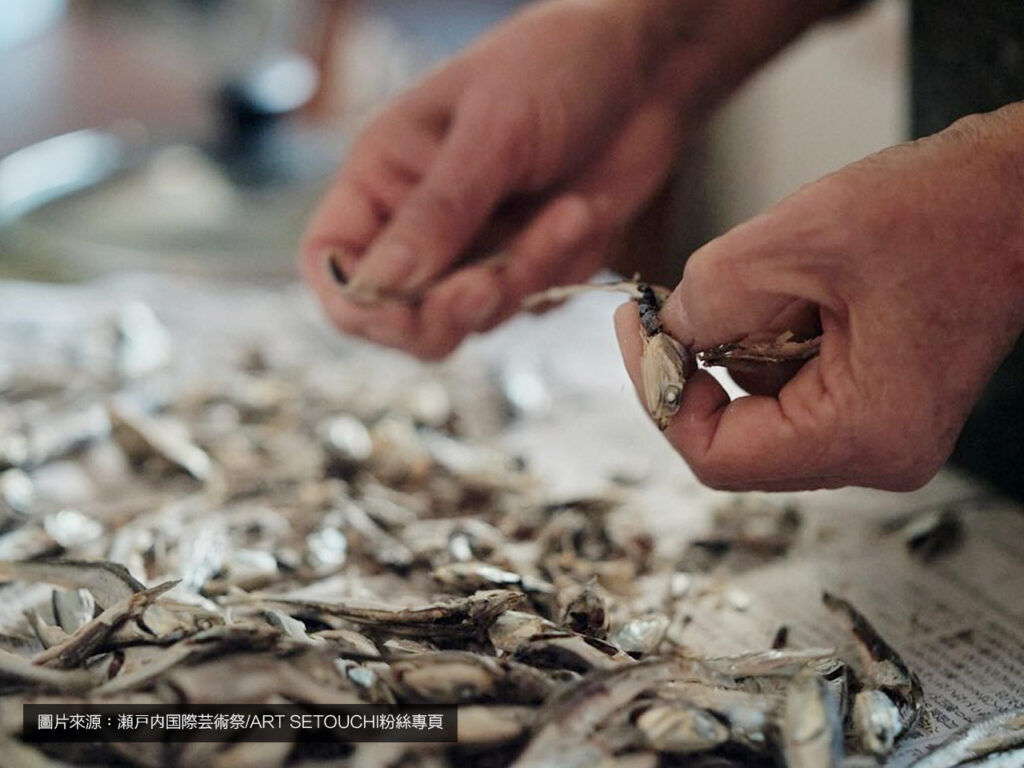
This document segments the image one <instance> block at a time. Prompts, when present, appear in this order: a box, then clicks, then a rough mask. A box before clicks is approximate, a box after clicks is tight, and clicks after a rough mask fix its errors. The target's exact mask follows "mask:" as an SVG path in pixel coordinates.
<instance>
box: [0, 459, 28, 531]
mask: <svg viewBox="0 0 1024 768" xmlns="http://www.w3.org/2000/svg"><path fill="white" fill-rule="evenodd" d="M34 498H35V484H34V483H33V482H32V478H30V477H29V476H28V475H27V474H26V473H25V472H23V471H22V470H20V469H16V468H15V469H8V470H5V471H3V472H0V514H2V518H0V522H3V521H5V520H6V518H8V517H10V516H11V515H27V514H29V513H30V512H31V511H32V502H33V500H34Z"/></svg>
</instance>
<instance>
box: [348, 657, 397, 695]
mask: <svg viewBox="0 0 1024 768" xmlns="http://www.w3.org/2000/svg"><path fill="white" fill-rule="evenodd" d="M334 665H335V667H337V669H338V671H339V672H341V673H342V674H343V675H344V676H345V677H346V679H348V680H349V681H350V682H351V683H352V684H353V685H355V686H356V687H357V688H358V689H359V690H360V692H361V693H362V698H363V700H365V701H367V702H369V703H370V704H389V705H392V706H394V705H395V704H397V701H396V699H395V694H394V693H392V691H391V688H390V687H388V684H387V683H386V682H384V680H383V679H382V678H381V676H380V674H379V673H378V670H377V669H374V668H373V665H371V664H359V663H357V662H355V661H352V660H350V659H335V660H334Z"/></svg>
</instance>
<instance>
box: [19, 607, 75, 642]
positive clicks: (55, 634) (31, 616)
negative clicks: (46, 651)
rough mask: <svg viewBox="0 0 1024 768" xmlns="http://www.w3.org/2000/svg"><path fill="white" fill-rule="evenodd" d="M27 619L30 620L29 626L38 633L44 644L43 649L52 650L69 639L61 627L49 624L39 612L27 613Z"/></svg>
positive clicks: (37, 635) (40, 640)
mask: <svg viewBox="0 0 1024 768" xmlns="http://www.w3.org/2000/svg"><path fill="white" fill-rule="evenodd" d="M25 618H26V619H28V623H29V626H31V627H32V631H33V632H35V633H36V637H37V638H39V642H40V643H42V644H43V648H52V647H53V646H55V645H59V644H60V643H63V642H64V641H65V640H67V639H68V633H67V632H65V631H64V630H63V629H61V628H60V627H54V626H51V625H50V624H47V623H46V622H45V621H44V620H43V617H42V616H40V615H39V611H25Z"/></svg>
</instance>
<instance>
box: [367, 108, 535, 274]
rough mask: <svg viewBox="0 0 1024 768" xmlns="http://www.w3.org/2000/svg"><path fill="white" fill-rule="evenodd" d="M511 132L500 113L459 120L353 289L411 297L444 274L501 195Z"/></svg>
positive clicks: (509, 164) (509, 170) (509, 169)
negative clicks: (386, 290) (385, 290)
mask: <svg viewBox="0 0 1024 768" xmlns="http://www.w3.org/2000/svg"><path fill="white" fill-rule="evenodd" d="M518 130H519V127H518V123H516V122H515V121H513V120H510V119H505V113H504V112H502V111H501V110H493V109H490V110H488V109H484V108H482V107H473V106H472V105H471V106H470V108H468V109H465V110H464V111H463V113H462V114H461V115H458V116H457V117H456V120H455V123H454V125H453V126H452V128H451V132H450V134H449V136H448V137H447V139H446V140H445V143H444V145H443V146H442V148H441V150H440V152H439V153H438V156H437V158H436V160H435V162H434V164H433V166H432V167H431V169H430V171H429V172H428V173H427V175H426V177H425V178H424V180H423V181H422V183H421V184H420V185H419V186H418V187H417V188H416V189H415V190H414V191H413V192H412V193H411V194H410V195H409V197H408V198H407V199H406V200H405V202H404V203H403V204H402V205H401V206H400V208H399V209H398V210H397V211H396V212H395V215H394V218H393V219H392V220H391V222H390V223H389V224H388V225H387V226H386V227H385V228H384V229H383V230H382V232H381V233H380V235H379V237H378V238H377V240H376V241H375V242H374V243H373V245H372V247H371V248H370V249H369V251H368V252H367V253H366V256H365V258H364V260H363V261H362V262H361V263H360V265H359V267H358V268H357V270H356V272H355V274H354V275H353V278H352V283H353V286H354V287H355V288H368V289H373V288H376V289H388V290H396V291H400V292H415V291H416V290H418V289H420V288H422V287H423V286H424V285H425V284H427V283H428V282H429V281H431V280H432V279H433V278H435V277H436V276H437V275H439V274H441V273H443V272H444V271H446V269H447V268H448V267H450V266H451V265H452V264H453V263H454V262H455V261H456V260H457V259H458V257H459V255H460V254H461V252H462V251H463V249H464V248H465V247H466V246H467V245H468V244H469V243H470V241H471V240H472V239H473V237H474V235H475V234H476V233H477V231H478V230H479V229H480V228H481V227H482V226H483V224H484V222H485V221H486V220H487V218H488V216H489V215H490V214H491V212H492V211H493V210H494V208H495V206H496V204H497V203H498V201H499V200H500V199H501V198H502V197H503V196H504V195H505V193H506V192H507V190H508V187H509V184H510V182H511V181H512V177H513V174H514V172H515V168H516V166H517V164H518V161H517V158H516V157H515V151H514V150H515V147H516V144H517V142H518V141H519V140H520V137H519V135H518V133H517V131H518Z"/></svg>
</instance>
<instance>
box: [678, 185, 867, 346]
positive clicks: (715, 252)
mask: <svg viewBox="0 0 1024 768" xmlns="http://www.w3.org/2000/svg"><path fill="white" fill-rule="evenodd" d="M846 196H847V193H846V189H845V188H844V187H842V186H840V185H837V184H835V183H833V182H832V181H831V180H829V179H826V180H822V181H819V182H816V183H815V184H813V185H810V186H809V187H807V188H805V189H802V190H800V191H799V192H797V193H795V194H794V195H791V196H790V197H788V198H786V199H785V200H784V201H783V202H781V203H780V204H779V205H777V206H775V207H774V208H773V209H772V210H770V211H768V212H767V213H764V214H761V215H759V216H757V217H755V218H753V219H751V220H749V221H747V222H745V223H743V224H741V225H739V226H738V227H735V228H734V229H732V230H730V231H729V232H727V233H726V234H724V235H722V236H721V237H719V238H717V239H715V240H712V241H711V242H710V243H708V244H707V245H705V246H704V247H702V248H700V249H699V250H697V251H696V252H694V253H693V254H692V255H691V256H690V258H689V260H688V261H687V263H686V266H685V269H684V271H683V278H682V281H681V282H680V284H679V286H678V287H677V288H676V290H675V291H673V293H672V295H671V296H670V297H669V299H668V300H667V301H666V305H665V308H664V310H663V319H664V321H665V324H666V327H668V328H669V330H670V332H671V333H672V335H673V336H675V337H676V338H677V339H679V340H680V341H682V342H684V343H686V344H693V345H695V346H696V347H697V348H698V349H707V348H709V347H712V346H715V345H716V344H721V343H725V342H731V341H736V340H738V339H741V338H743V337H745V336H747V335H750V334H752V333H758V332H763V331H768V330H779V331H782V330H793V331H800V330H802V328H788V327H785V326H786V325H787V324H788V323H787V322H784V321H788V322H793V318H795V317H798V316H800V315H801V313H803V319H802V320H800V322H799V324H800V325H801V326H803V325H805V323H806V320H807V319H808V317H809V318H810V319H813V315H809V314H808V313H806V310H802V309H801V308H800V305H797V306H796V307H791V306H790V304H791V302H792V301H793V300H794V299H797V300H800V301H802V302H803V303H804V305H805V306H817V307H821V308H824V309H827V310H828V311H830V312H832V313H834V314H836V315H837V316H842V315H844V314H845V311H846V310H845V305H844V303H843V302H842V301H841V300H840V299H839V297H838V296H837V294H836V292H835V286H836V285H838V284H839V282H840V281H841V280H842V279H844V277H843V274H842V272H843V270H844V269H845V267H844V266H843V265H844V264H845V263H846V262H847V260H848V254H849V252H850V248H851V244H850V240H851V238H850V236H849V234H848V233H847V231H846V227H845V226H843V225H842V224H841V221H842V220H843V218H844V217H843V216H838V215H837V214H836V211H837V210H838V209H839V208H840V207H845V208H849V206H850V203H849V202H848V201H847V200H846ZM787 310H788V312H789V313H790V314H787Z"/></svg>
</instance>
